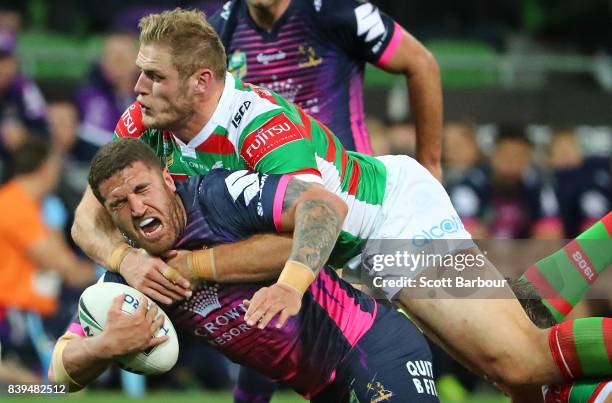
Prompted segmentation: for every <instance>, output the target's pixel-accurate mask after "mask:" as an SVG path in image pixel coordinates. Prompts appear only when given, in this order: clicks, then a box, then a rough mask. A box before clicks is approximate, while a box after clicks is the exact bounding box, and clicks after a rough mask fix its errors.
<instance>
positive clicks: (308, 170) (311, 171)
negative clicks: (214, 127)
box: [289, 168, 321, 177]
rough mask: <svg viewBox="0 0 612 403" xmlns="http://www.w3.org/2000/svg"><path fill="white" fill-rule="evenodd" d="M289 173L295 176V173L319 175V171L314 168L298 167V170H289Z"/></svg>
mask: <svg viewBox="0 0 612 403" xmlns="http://www.w3.org/2000/svg"><path fill="white" fill-rule="evenodd" d="M289 175H291V176H296V175H317V176H318V177H321V172H319V170H318V169H315V168H304V169H300V170H298V171H293V172H289Z"/></svg>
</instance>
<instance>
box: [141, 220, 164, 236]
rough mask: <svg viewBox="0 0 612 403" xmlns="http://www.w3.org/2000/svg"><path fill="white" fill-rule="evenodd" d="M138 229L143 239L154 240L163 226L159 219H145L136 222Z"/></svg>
mask: <svg viewBox="0 0 612 403" xmlns="http://www.w3.org/2000/svg"><path fill="white" fill-rule="evenodd" d="M138 227H139V228H140V231H141V232H142V234H143V235H144V236H145V238H154V237H155V236H156V235H157V234H158V233H159V232H160V231H161V230H162V228H163V227H164V226H163V224H162V222H161V221H160V220H159V219H157V218H155V217H147V218H143V219H142V220H140V221H139V222H138Z"/></svg>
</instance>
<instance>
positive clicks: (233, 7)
mask: <svg viewBox="0 0 612 403" xmlns="http://www.w3.org/2000/svg"><path fill="white" fill-rule="evenodd" d="M239 7H240V1H239V0H230V1H227V2H225V3H224V4H223V6H221V8H220V9H219V10H217V12H215V13H214V14H213V15H211V16H210V17H209V18H208V22H209V23H210V25H212V27H213V28H214V29H215V31H217V33H218V34H219V36H220V37H221V40H222V42H223V43H224V44H226V41H227V39H228V38H227V34H226V31H228V30H230V31H232V30H233V28H234V25H235V24H236V22H237V21H236V19H237V13H238V9H239Z"/></svg>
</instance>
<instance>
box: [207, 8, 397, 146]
mask: <svg viewBox="0 0 612 403" xmlns="http://www.w3.org/2000/svg"><path fill="white" fill-rule="evenodd" d="M210 22H211V24H212V25H213V27H215V29H216V30H217V32H218V33H219V36H220V37H221V40H222V41H223V44H224V45H225V48H226V52H227V56H228V69H229V71H230V72H232V73H233V74H234V75H235V76H236V77H238V78H240V79H244V80H245V81H247V82H250V83H253V84H257V85H259V86H262V87H266V88H269V89H271V90H272V91H275V92H277V93H279V94H281V95H282V96H283V97H285V98H286V99H288V100H289V101H291V102H295V103H296V104H298V105H299V106H300V107H301V108H302V109H304V111H306V113H308V114H309V115H311V116H313V117H315V118H316V119H318V120H320V121H321V122H323V123H325V124H326V125H327V126H329V127H330V128H331V129H332V130H333V132H334V133H335V134H336V135H337V136H338V138H339V139H340V140H341V142H342V144H343V145H344V146H345V147H346V148H347V149H349V150H355V151H358V152H362V153H365V154H371V148H370V142H369V139H368V135H367V132H366V126H365V119H364V112H363V74H364V67H365V63H366V62H367V63H373V64H377V65H385V63H386V62H387V61H388V60H389V59H390V58H391V56H392V55H393V53H394V51H395V49H396V48H397V45H398V44H399V41H400V38H401V34H402V29H401V28H400V27H399V25H397V24H396V23H395V22H394V21H393V20H392V19H391V18H390V17H389V16H387V15H385V14H384V13H381V12H380V11H379V10H378V9H377V8H376V7H375V6H373V5H372V4H370V3H368V2H364V1H358V0H292V1H291V2H290V4H289V7H288V8H287V10H286V11H285V13H284V14H283V15H282V16H281V17H280V19H279V20H278V21H276V23H275V24H274V26H273V28H272V30H271V31H270V32H268V31H266V30H265V29H262V28H260V27H258V26H257V25H256V24H255V22H254V21H253V20H252V18H251V16H250V15H249V12H248V9H247V6H246V3H245V1H244V0H231V1H228V2H227V3H225V5H224V6H223V8H222V9H221V10H219V11H218V12H217V13H216V14H215V15H213V16H212V17H211V18H210Z"/></svg>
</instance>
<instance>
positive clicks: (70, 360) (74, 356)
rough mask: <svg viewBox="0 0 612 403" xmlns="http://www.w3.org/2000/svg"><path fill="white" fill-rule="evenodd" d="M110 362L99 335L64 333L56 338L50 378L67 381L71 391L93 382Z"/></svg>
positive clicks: (60, 381)
mask: <svg viewBox="0 0 612 403" xmlns="http://www.w3.org/2000/svg"><path fill="white" fill-rule="evenodd" d="M110 363H111V359H110V357H108V356H107V349H105V348H104V347H103V345H102V338H101V336H94V337H78V336H75V335H70V334H69V333H67V334H65V335H64V336H62V337H61V338H60V340H58V342H57V344H56V346H55V349H54V352H53V358H52V362H51V366H50V370H49V375H50V379H52V380H53V381H55V382H59V383H67V384H69V386H70V390H71V391H76V390H80V389H81V388H83V387H85V386H87V385H89V384H90V383H91V382H93V381H94V380H95V379H96V378H97V377H98V376H100V374H101V373H102V372H104V371H105V370H106V369H107V368H108V366H109V365H110Z"/></svg>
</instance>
